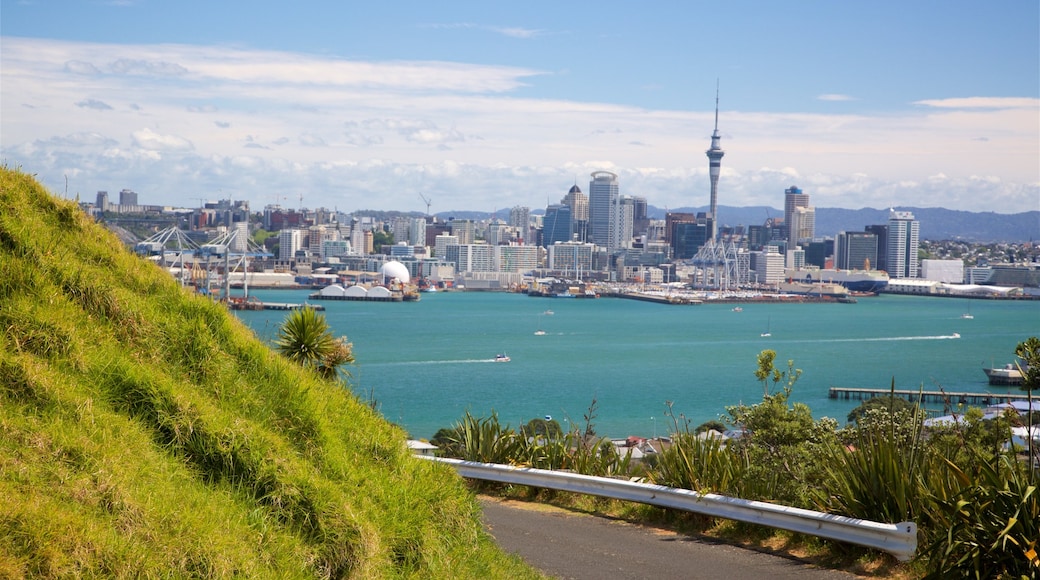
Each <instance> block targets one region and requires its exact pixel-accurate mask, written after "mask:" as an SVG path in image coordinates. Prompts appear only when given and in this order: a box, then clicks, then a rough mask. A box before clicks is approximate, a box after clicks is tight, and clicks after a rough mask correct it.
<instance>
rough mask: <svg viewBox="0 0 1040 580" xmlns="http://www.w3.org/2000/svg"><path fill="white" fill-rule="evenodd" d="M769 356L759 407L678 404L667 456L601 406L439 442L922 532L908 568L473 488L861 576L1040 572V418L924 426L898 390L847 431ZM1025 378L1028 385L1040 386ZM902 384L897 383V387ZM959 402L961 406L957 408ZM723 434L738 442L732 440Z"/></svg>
mask: <svg viewBox="0 0 1040 580" xmlns="http://www.w3.org/2000/svg"><path fill="white" fill-rule="evenodd" d="M1016 354H1017V355H1018V356H1019V357H1021V359H1022V360H1023V361H1024V364H1023V365H1022V366H1023V368H1025V367H1026V366H1027V365H1028V367H1029V368H1030V369H1038V368H1040V340H1038V339H1037V338H1036V337H1030V338H1028V339H1026V340H1025V341H1023V342H1022V343H1020V344H1019V345H1018V348H1016ZM775 361H776V352H774V351H771V350H766V351H762V353H761V354H760V355H759V357H758V361H757V366H756V368H755V369H754V370H753V373H752V372H749V374H748V376H749V379H750V377H751V376H752V375H753V376H754V377H755V378H756V379H757V380H758V381H759V382H760V383H761V384H762V388H763V397H762V400H761V402H759V403H757V404H754V405H739V406H734V407H730V408H728V409H727V415H726V416H725V417H724V418H723V421H722V422H712V424H706V425H702V426H697V427H693V426H691V425H690V424H689V422H688V421H687V420H686V419H685V418H684V417H683V416H682V415H681V414H678V415H676V414H675V413H674V412H673V411H672V410H671V404H670V403H669V404H668V406H669V413H668V414H669V417H670V418H671V420H672V426H671V429H670V431H671V435H670V437H668V438H666V439H665V441H664V443H663V444H662V445H661V447H662V448H661V449H659V452H657V453H652V454H648V455H647V456H646V458H645V459H643V460H642V461H639V462H634V461H632V460H631V456H630V455H629V454H628V453H626V452H625V451H624V448H620V449H619V448H618V447H616V446H615V445H613V444H612V443H611V442H610V441H609V440H607V439H605V438H601V437H598V436H597V435H596V434H595V430H594V425H593V419H594V418H595V406H596V403H595V401H593V403H592V405H591V406H590V410H589V413H588V414H587V415H586V417H585V420H586V421H585V425H584V428H578V429H574V430H573V431H572V432H570V433H562V432H561V430H560V427H559V425H558V424H556V423H555V421H551V422H545V421H541V420H538V421H541V423H540V424H539V423H535V424H533V425H532V423H528V424H527V425H525V426H524V427H523V428H521V429H520V430H519V431H515V430H513V429H512V428H510V427H509V426H508V425H501V424H500V423H499V422H498V418H497V416H495V415H492V416H491V417H489V418H478V417H473V416H471V415H469V414H467V415H466V416H465V417H464V418H463V419H462V420H461V421H459V422H458V423H457V424H456V425H455V426H454V427H452V428H445V429H441V430H440V431H439V432H438V433H437V435H436V436H435V437H434V439H432V440H431V441H432V442H433V443H434V444H437V445H439V446H441V448H442V450H443V451H444V454H445V455H448V456H451V457H456V458H460V459H465V460H470V461H483V462H492V463H504V464H516V465H525V466H531V467H538V468H544V469H569V470H572V471H575V472H578V473H584V474H587V475H600V476H620V477H626V478H628V477H642V478H645V480H647V481H650V482H653V483H657V484H660V485H665V486H669V487H677V488H684V489H692V490H696V491H699V492H711V493H718V494H722V495H727V496H732V497H739V498H743V499H749V500H760V501H768V502H773V503H778V504H782V505H787V506H794V507H800V508H805V509H812V510H818V511H822V512H826V513H833V514H838V515H844V516H850V517H855V518H861V519H866V520H872V521H878V522H885V523H898V522H903V521H912V522H915V523H916V524H917V525H918V530H919V536H918V551H917V556H916V558H915V559H914V561H912V562H911V563H909V564H897V563H896V562H895V560H894V559H893V558H891V557H889V556H887V555H884V554H877V553H871V552H870V551H869V550H867V549H865V548H858V547H850V546H847V545H840V544H837V543H825V542H823V541H821V540H817V539H815V538H805V537H802V538H798V537H793V536H795V535H792V534H789V533H787V532H776V531H768V530H762V529H760V528H756V527H755V526H751V525H748V524H739V523H720V522H719V521H716V520H712V519H711V518H707V517H704V516H696V515H691V514H686V515H683V514H674V513H672V514H670V515H668V514H666V511H667V510H660V509H658V508H650V507H647V506H641V507H633V506H631V505H627V506H626V505H624V504H623V503H622V502H615V501H611V500H590V499H588V498H575V497H573V496H569V494H563V493H560V492H553V491H551V490H549V491H538V490H524V489H522V488H518V487H516V486H504V485H501V484H489V483H480V482H474V483H473V484H472V485H474V486H475V487H477V488H478V489H481V490H484V491H488V492H490V493H497V494H503V495H519V496H524V495H526V496H531V497H538V498H539V499H542V500H549V501H554V502H557V503H561V504H564V505H567V504H570V505H572V506H577V507H579V508H580V509H590V510H593V511H600V512H603V511H605V512H608V513H612V514H614V515H620V516H623V517H632V518H634V519H637V520H644V521H646V520H649V521H654V522H668V523H669V524H670V525H676V524H678V525H679V527H680V528H684V529H685V530H686V531H693V532H695V533H700V532H705V531H708V530H711V532H712V533H713V534H717V535H718V534H721V535H725V536H727V537H729V538H730V539H736V540H737V541H740V542H744V543H750V544H755V545H768V546H776V545H781V546H783V547H784V549H786V550H791V549H795V550H796V551H799V552H803V553H804V552H809V553H812V554H813V555H814V556H815V557H816V559H817V560H820V561H823V562H827V563H829V564H830V565H836V566H839V567H844V568H846V569H851V570H853V571H855V572H858V573H880V574H883V575H889V574H899V575H902V576H905V577H914V578H916V577H924V578H947V577H972V578H1036V577H1040V556H1038V552H1040V492H1038V490H1037V487H1038V485H1040V449H1038V448H1037V447H1036V446H1035V445H1034V444H1033V443H1032V441H1031V440H1030V439H1029V438H1028V437H1027V438H1026V439H1025V440H1017V439H1016V440H1013V438H1012V436H1011V428H1012V427H1013V426H1027V425H1040V413H1036V412H1034V413H1028V412H1027V413H1022V414H1019V413H1018V412H1016V411H1015V410H1014V409H1008V410H1007V411H1006V412H1005V413H1004V414H1002V415H1001V416H999V417H997V418H995V419H985V420H984V419H983V414H982V412H981V411H980V410H979V409H970V410H967V411H965V412H964V413H959V414H956V415H954V417H955V421H953V422H951V423H946V424H941V425H932V426H928V427H927V428H926V427H925V413H924V412H923V411H922V410H921V409H920V408H919V407H917V406H916V405H913V404H911V403H909V402H907V401H905V400H902V399H899V398H897V397H895V396H894V395H889V396H887V397H878V398H875V399H872V400H869V401H866V402H864V403H863V404H862V405H860V406H859V407H858V408H856V409H855V410H853V411H852V412H851V413H850V414H849V417H848V421H849V423H848V424H847V425H845V426H839V424H838V422H837V421H835V420H833V419H826V418H825V419H819V420H817V419H813V417H812V412H811V410H810V409H809V407H807V406H806V405H804V404H801V403H791V401H790V396H791V393H792V392H793V389H794V388H795V386H796V382H797V380H798V377H799V375H800V374H801V371H800V370H798V369H796V368H794V363H793V361H788V362H787V365H786V367H778V366H776V364H775ZM1037 380H1038V375H1037V374H1034V373H1031V372H1027V373H1026V381H1025V384H1024V386H1023V388H1024V389H1025V390H1026V391H1028V392H1030V393H1031V392H1032V391H1033V390H1034V389H1036V388H1037V387H1040V383H1038V382H1037ZM893 388H894V380H893ZM954 407H956V405H954ZM711 427H714V428H715V429H719V430H727V431H728V432H729V433H730V434H732V435H734V436H733V437H731V438H728V439H725V440H724V439H723V438H722V437H721V436H720V434H719V432H718V431H715V430H708V429H709V428H711Z"/></svg>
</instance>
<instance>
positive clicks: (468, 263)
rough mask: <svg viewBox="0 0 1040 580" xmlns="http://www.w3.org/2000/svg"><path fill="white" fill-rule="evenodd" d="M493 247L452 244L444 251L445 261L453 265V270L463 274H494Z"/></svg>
mask: <svg viewBox="0 0 1040 580" xmlns="http://www.w3.org/2000/svg"><path fill="white" fill-rule="evenodd" d="M494 250H495V247H494V246H489V245H488V244H452V245H449V246H448V247H447V249H446V253H447V255H446V256H445V259H446V260H448V261H449V262H454V263H455V270H456V271H457V272H459V273H463V272H494V271H495V252H494Z"/></svg>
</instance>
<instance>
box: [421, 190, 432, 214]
mask: <svg viewBox="0 0 1040 580" xmlns="http://www.w3.org/2000/svg"><path fill="white" fill-rule="evenodd" d="M419 197H420V198H421V199H422V200H423V201H425V202H426V217H430V198H428V197H426V196H425V195H423V194H422V192H419Z"/></svg>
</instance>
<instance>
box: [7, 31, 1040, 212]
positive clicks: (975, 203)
mask: <svg viewBox="0 0 1040 580" xmlns="http://www.w3.org/2000/svg"><path fill="white" fill-rule="evenodd" d="M2 65H3V67H2V74H3V87H4V95H3V96H4V98H3V100H2V103H0V105H2V107H3V110H2V113H3V119H4V123H3V125H2V126H0V131H2V139H0V143H2V151H0V155H2V157H3V158H4V159H6V160H7V161H8V162H9V163H11V164H12V165H20V166H22V167H25V168H27V169H28V170H30V171H32V172H33V173H37V174H38V175H39V176H40V178H41V179H42V180H43V181H44V183H45V184H47V185H48V186H50V187H52V188H55V187H63V185H64V184H63V180H64V177H63V176H64V175H65V174H69V175H75V176H76V181H77V183H78V184H79V186H80V187H81V188H82V189H83V191H84V192H85V193H88V192H89V191H91V190H97V189H106V190H111V189H115V190H118V189H121V188H123V187H130V188H132V189H134V190H135V191H139V192H140V193H141V195H142V201H143V202H147V203H177V202H178V200H179V201H180V202H182V203H188V202H189V201H190V198H191V197H192V196H193V195H194V194H195V193H197V192H216V191H222V192H225V195H233V196H234V197H235V198H237V199H243V198H251V199H253V200H255V203H256V204H257V205H262V204H263V203H267V200H268V198H269V197H270V196H277V195H279V192H295V191H306V192H307V200H308V203H310V204H314V205H327V206H330V207H331V206H338V207H340V208H341V209H345V208H358V207H372V208H377V207H378V208H381V209H402V210H408V209H416V210H419V209H423V208H421V207H419V206H420V205H421V204H419V203H418V202H417V199H416V198H417V196H416V192H419V191H422V192H424V194H426V195H429V196H431V197H434V198H435V199H436V200H437V202H436V203H437V206H436V207H434V211H444V210H448V209H460V210H461V209H482V210H488V211H490V210H492V209H494V206H497V207H505V206H507V205H518V204H519V205H528V206H531V207H541V206H542V205H543V204H545V203H546V200H547V199H548V200H550V201H554V202H555V201H556V200H558V198H560V197H562V196H563V195H564V194H565V193H566V191H567V190H568V189H569V188H570V186H571V185H573V184H574V183H575V181H577V182H578V184H579V185H580V186H581V187H582V188H583V189H584V188H585V187H587V184H588V178H589V173H591V172H592V171H595V170H601V169H603V170H609V171H614V172H616V173H618V174H619V176H620V183H621V188H622V192H623V193H629V194H633V195H641V196H644V197H646V198H647V200H648V202H649V203H650V204H652V205H655V206H658V207H671V208H676V207H683V206H694V207H696V206H701V205H705V204H706V203H707V198H708V178H707V158H706V157H705V155H704V150H705V149H706V148H707V146H708V144H709V141H708V140H709V135H710V134H711V127H712V124H713V122H714V110H704V111H668V110H648V109H644V108H639V107H633V106H622V105H616V104H610V103H601V102H590V101H579V100H567V99H532V98H521V97H519V96H517V95H516V93H517V92H518V91H517V89H519V88H520V87H522V86H523V84H524V83H526V82H532V81H536V80H537V77H538V75H540V74H542V73H541V72H540V71H536V70H533V69H528V68H518V67H506V66H488V65H469V64H464V63H444V62H418V61H416V62H366V61H350V60H345V59H340V58H333V57H323V56H313V55H302V54H292V53H284V52H271V51H253V50H246V49H241V48H232V47H199V46H184V45H133V46H123V45H107V44H91V43H73V42H52V41H44V40H32V39H20V38H13V39H9V38H5V39H4V51H3V54H2ZM114 71H121V72H122V73H123V74H113V72H114ZM84 75H91V76H90V77H89V82H85V81H84ZM824 97H829V98H831V100H834V97H841V98H842V99H846V98H851V97H844V96H841V95H823V96H821V97H820V98H821V99H822V98H824ZM839 100H840V99H839ZM983 103H987V104H983ZM916 104H918V105H921V106H919V107H912V108H910V109H908V110H906V111H901V112H895V113H887V114H869V115H868V114H854V113H850V114H842V115H831V114H819V113H809V112H797V113H763V112H755V111H735V112H727V113H725V114H724V115H722V116H721V117H720V119H719V128H720V130H721V132H722V136H723V138H722V147H723V149H724V150H725V151H726V155H725V157H724V158H723V162H722V163H723V173H722V179H721V181H720V193H719V195H720V200H719V203H720V204H724V205H772V206H776V205H779V204H781V203H782V196H783V190H784V189H785V188H786V187H789V186H790V185H792V184H798V185H800V186H802V187H803V188H805V189H806V190H807V192H809V193H810V194H811V195H812V196H813V203H814V204H816V205H817V206H819V207H863V206H874V207H887V206H889V205H901V206H906V205H923V204H924V203H926V202H929V203H933V205H948V206H949V207H952V208H955V209H973V210H982V209H993V210H996V211H1007V212H1012V211H1026V210H1029V209H1037V207H1036V205H1037V203H1036V200H1037V199H1038V198H1040V193H1038V192H1040V184H1038V177H1037V176H1038V175H1040V151H1038V148H1040V146H1038V141H1040V140H1038V138H1037V133H1038V129H1037V128H1038V127H1040V106H1038V100H1037V99H1028V98H1027V99H1008V98H1002V99H985V98H980V97H977V98H972V99H938V100H930V101H920V102H918V103H916ZM84 108H88V109H91V110H92V111H93V110H98V111H103V114H100V113H93V112H92V111H91V112H90V114H88V113H87V112H85V111H84ZM99 152H100V153H99ZM939 175H943V176H945V179H944V180H941V181H936V180H935V179H933V176H939ZM980 176H985V177H980ZM989 176H995V177H993V178H991V177H989ZM72 185H73V184H70V187H72ZM942 196H946V199H948V201H943V197H942ZM146 200H148V201H146Z"/></svg>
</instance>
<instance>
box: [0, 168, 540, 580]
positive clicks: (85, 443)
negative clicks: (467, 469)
mask: <svg viewBox="0 0 1040 580" xmlns="http://www.w3.org/2000/svg"><path fill="white" fill-rule="evenodd" d="M0 208H2V211H0V578H53V577H68V578H81V577H86V578H110V577H115V578H160V577H162V578H165V577H172V578H228V577H242V578H456V577H458V578H507V577H510V578H512V577H521V578H535V577H539V576H538V575H537V574H536V573H535V572H534V571H533V570H531V569H529V568H528V567H526V565H524V564H523V563H522V562H520V561H519V560H518V559H517V558H515V557H513V556H510V555H507V554H505V553H504V552H502V551H501V550H500V549H499V548H498V547H497V546H496V545H495V544H494V542H493V540H492V539H491V538H490V536H489V535H488V534H487V533H486V532H485V531H484V530H483V527H482V525H481V523H480V517H479V516H480V508H479V505H478V504H477V503H476V500H475V498H474V497H473V495H472V494H471V493H470V492H469V491H467V489H466V488H465V486H464V484H463V482H462V480H461V478H459V477H458V476H457V475H456V474H455V472H454V471H453V470H452V469H451V468H450V467H447V466H443V465H439V464H433V463H430V462H427V461H423V460H419V459H416V458H414V457H412V456H411V454H410V453H409V452H408V450H407V448H406V446H405V433H403V432H402V431H401V430H400V429H399V428H397V427H395V426H393V425H391V424H390V423H388V422H387V421H385V420H384V419H383V418H382V417H381V416H380V415H379V414H378V413H376V412H374V411H373V410H372V409H371V407H370V406H369V405H368V404H366V403H365V402H363V401H360V400H358V399H357V398H356V397H355V396H354V395H352V394H351V393H350V391H349V390H348V389H346V388H345V387H344V385H342V384H340V383H337V382H333V381H329V380H323V379H321V378H320V377H319V376H318V374H317V373H315V372H314V371H311V370H308V369H305V368H304V367H301V366H298V365H295V364H293V363H290V362H289V361H288V360H287V359H285V358H284V357H281V356H280V355H278V354H277V353H275V352H274V351H273V350H272V349H271V348H269V347H268V345H266V344H264V343H263V342H261V341H260V340H258V339H257V337H256V336H255V335H254V334H253V333H252V331H250V330H249V329H248V328H247V327H246V326H245V325H244V324H242V323H241V322H239V321H238V319H237V318H235V317H234V316H232V315H231V314H230V313H229V312H228V311H227V309H226V308H225V307H224V306H223V305H221V304H219V303H217V302H215V301H213V300H211V299H209V298H206V297H203V296H199V295H196V294H193V293H191V292H190V291H188V290H186V289H183V288H181V287H180V286H179V285H178V284H177V283H176V282H175V281H174V279H173V277H172V276H170V275H169V274H167V273H166V272H164V271H162V270H161V269H159V268H158V267H156V266H155V265H153V264H151V263H149V262H147V261H146V260H144V259H142V258H139V257H137V256H135V255H133V254H131V253H130V252H129V251H127V250H126V249H125V248H124V246H123V244H121V243H120V242H119V241H118V239H117V238H116V237H115V236H114V235H113V234H111V233H110V232H108V231H106V230H105V229H104V228H103V227H102V226H101V225H98V224H96V223H94V221H93V220H91V219H90V218H89V217H87V216H86V215H85V214H84V213H82V212H81V211H80V209H79V208H78V207H77V206H76V205H75V204H74V203H73V202H71V201H67V200H64V201H63V200H59V199H58V198H56V197H53V196H51V195H49V194H48V193H47V192H46V191H44V190H43V188H42V187H41V186H40V185H39V184H38V183H37V182H36V181H34V180H33V179H32V177H30V176H28V175H27V174H25V173H22V172H19V171H12V170H9V169H7V168H0ZM377 394H378V393H377Z"/></svg>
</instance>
